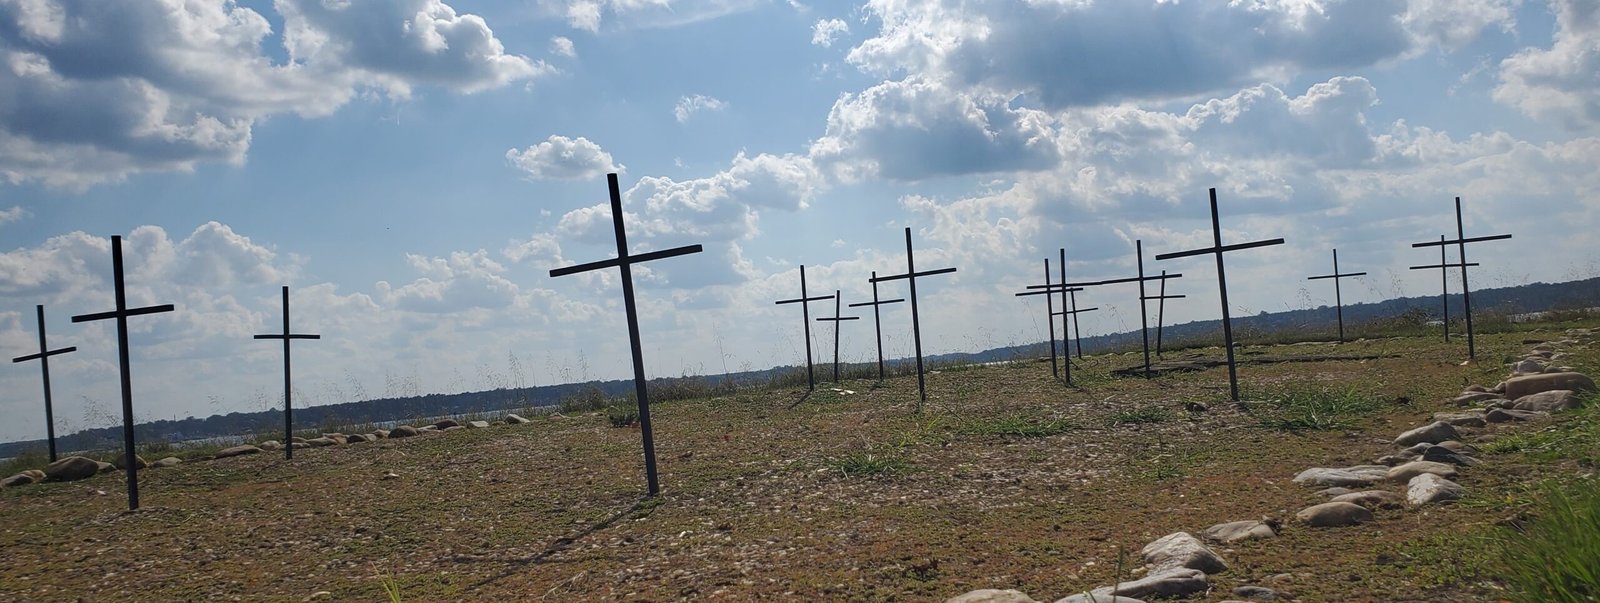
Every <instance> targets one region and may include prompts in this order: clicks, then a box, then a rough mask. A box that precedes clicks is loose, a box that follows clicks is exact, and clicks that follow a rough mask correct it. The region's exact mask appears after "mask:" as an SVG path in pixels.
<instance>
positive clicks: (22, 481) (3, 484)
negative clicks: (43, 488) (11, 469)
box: [0, 472, 39, 488]
mask: <svg viewBox="0 0 1600 603" xmlns="http://www.w3.org/2000/svg"><path fill="white" fill-rule="evenodd" d="M37 481H39V480H37V479H35V478H34V475H33V474H32V473H27V472H23V473H18V474H16V475H13V476H11V477H8V478H5V479H3V480H0V488H15V487H17V486H26V485H28V484H31V483H34V482H37Z"/></svg>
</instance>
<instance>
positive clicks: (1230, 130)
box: [0, 0, 1600, 440]
mask: <svg viewBox="0 0 1600 603" xmlns="http://www.w3.org/2000/svg"><path fill="white" fill-rule="evenodd" d="M0 57H3V58H4V59H5V60H4V61H3V62H0V242H3V245H0V352H5V353H7V354H9V355H10V356H18V355H22V354H27V353H30V352H32V351H34V347H35V346H36V341H35V339H34V337H35V335H34V333H35V328H36V327H35V325H34V320H33V305H34V304H40V303H42V304H45V305H46V306H47V310H48V312H49V316H50V333H51V336H52V343H53V345H58V346H64V345H77V346H78V347H79V348H80V352H78V353H76V354H72V355H69V356H65V357H59V358H57V359H56V362H54V363H53V367H52V368H53V369H54V371H53V372H54V373H55V375H54V377H55V378H54V381H55V393H56V399H57V401H58V411H57V416H58V417H59V419H60V423H61V425H58V428H64V429H69V430H70V429H79V428H85V427H99V426H106V425H110V424H114V423H115V421H116V418H115V415H116V413H117V409H116V407H117V403H118V402H117V400H118V393H117V389H116V387H117V385H116V383H117V378H116V372H115V350H114V348H113V345H114V343H113V342H114V338H113V335H114V334H113V333H111V332H110V331H109V330H108V329H107V328H106V326H105V325H73V324H70V323H69V322H68V316H70V315H71V314H76V313H82V312H92V311H99V310H103V309H105V308H107V307H109V306H110V304H111V294H110V284H109V276H108V272H109V264H110V259H109V252H108V246H109V236H110V235H112V234H120V235H123V236H124V237H125V239H126V241H125V246H126V252H127V253H128V256H129V262H130V266H131V272H130V275H129V283H130V287H131V289H132V295H133V296H134V297H135V299H137V300H140V302H142V303H161V302H168V303H174V304H177V305H178V307H179V311H178V312H176V313H173V314H170V315H164V316H160V317H151V318H141V319H138V320H135V321H134V322H135V325H136V328H137V331H138V332H137V333H136V339H135V341H136V342H137V343H138V344H139V345H138V348H137V349H136V350H135V351H134V359H135V365H136V367H135V375H134V376H135V390H136V402H137V404H138V414H139V417H140V418H141V419H146V420H148V419H159V418H182V417H184V416H189V415H195V416H204V415H208V414H213V413H219V412H222V413H225V412H232V411H253V410H261V409H264V408H267V407H269V406H273V407H275V406H276V405H277V403H278V397H279V395H280V392H279V391H278V389H277V387H278V385H277V384H276V379H277V377H276V375H278V373H277V371H278V370H279V369H278V366H279V365H278V362H279V359H278V354H279V351H278V349H277V348H276V347H274V346H271V345H267V344H264V343H261V342H256V341H252V340H251V339H250V335H252V334H254V333H264V332H269V331H271V330H273V329H275V328H276V326H275V325H276V321H277V313H278V311H279V308H278V287H279V286H281V285H284V284H287V285H290V286H291V287H293V290H294V293H293V295H294V302H293V303H294V304H295V306H296V311H295V320H296V328H297V329H298V330H304V331H312V332H319V333H322V334H323V336H324V338H325V339H323V340H322V341H317V342H306V343H305V344H304V345H301V346H299V347H298V348H297V351H296V359H297V360H299V362H298V363H297V369H296V377H297V389H298V390H299V391H297V404H300V405H304V404H327V403H334V402H340V401H345V400H348V399H352V398H354V397H356V396H358V395H360V394H363V393H364V394H366V395H367V396H381V395H400V394H411V393H428V392H449V391H461V390H469V389H483V388H490V387H495V386H497V385H515V384H519V383H520V384H550V383H553V382H559V381H564V380H572V379H578V378H581V377H584V376H588V377H596V378H620V377H624V376H626V375H627V374H628V370H629V369H628V359H627V339H626V333H625V326H624V322H623V318H622V311H621V308H620V304H619V300H618V298H619V297H620V296H619V295H618V289H617V286H616V280H615V277H614V276H608V275H600V274H594V275H588V276H583V277H568V278H565V279H550V278H549V277H548V270H549V269H550V268H553V267H556V266H560V265H566V264H571V263H576V262H583V261H590V260H594V259H600V258H603V257H607V256H608V255H610V254H611V253H612V252H613V248H612V244H611V243H610V226H609V211H608V210H607V209H606V208H605V207H604V205H603V204H604V203H605V201H606V198H605V190H606V189H605V176H604V174H605V173H606V172H607V171H620V172H621V181H622V187H623V190H624V192H625V204H626V211H627V212H628V217H629V220H630V237H631V241H632V242H633V243H634V244H635V245H636V248H637V249H639V250H647V249H655V248H665V247H669V246H674V245H683V244H690V243H700V244H703V245H705V247H706V252H705V253H703V254H700V255H697V256H690V257H683V258H675V259H672V260H667V261H663V262H660V263H657V264H653V265H649V266H648V267H647V269H646V270H643V271H641V272H640V273H639V285H640V299H641V305H642V312H643V323H644V331H645V347H646V352H647V354H646V368H647V370H648V371H649V372H650V373H651V374H652V375H668V376H675V375H679V374H684V373H690V374H693V373H715V372H721V371H722V370H723V369H724V367H726V368H727V369H728V370H740V369H744V368H765V367H767V366H771V365H775V364H792V363H796V362H800V361H801V359H802V358H803V350H802V348H801V347H800V339H801V335H800V331H801V328H800V324H799V316H797V314H798V312H794V311H792V310H793V308H792V307H788V306H785V307H774V306H773V305H772V304H771V302H772V301H773V300H776V299H780V298H786V297H792V296H794V295H796V294H797V293H798V266H799V265H800V264H805V265H807V267H808V268H807V273H808V277H809V280H810V282H811V286H812V288H813V290H815V291H819V292H820V291H832V290H834V289H840V290H842V291H844V295H845V297H846V301H847V302H851V301H860V300H863V299H866V298H867V297H868V296H869V295H870V289H869V288H868V285H867V283H866V277H867V275H868V274H869V273H870V272H871V271H873V270H877V271H879V272H881V273H890V272H898V271H900V270H902V269H903V266H904V257H903V249H902V235H901V229H902V228H905V227H911V228H912V229H913V231H914V233H915V236H916V240H917V245H918V249H919V251H918V260H919V264H920V265H923V266H928V267H936V266H945V265H953V266H958V267H960V272H958V273H957V274H955V275H952V276H949V277H940V278H938V279H932V280H930V281H929V282H928V283H927V284H926V285H924V286H922V287H919V289H921V291H920V293H921V294H922V295H923V297H924V299H925V302H924V312H925V313H926V315H925V317H924V320H925V327H926V328H925V347H926V348H927V351H929V352H932V353H938V352H948V351H957V350H975V349H980V348H986V347H992V346H999V345H1008V344H1014V343H1024V342H1029V341H1038V340H1040V339H1042V337H1043V331H1044V325H1043V323H1042V322H1041V320H1042V319H1041V316H1040V315H1042V314H1043V308H1042V307H1038V306H1042V304H1040V303H1038V301H1039V300H1037V298H1034V299H1033V300H1031V301H1028V300H1019V299H1016V298H1013V297H1011V295H1010V294H1011V293H1012V292H1014V291H1017V290H1020V289H1021V288H1022V287H1023V286H1024V285H1027V284H1031V283H1034V282H1036V281H1037V280H1038V279H1039V276H1038V272H1039V270H1040V269H1041V267H1040V262H1041V260H1042V259H1043V258H1045V257H1046V256H1049V257H1051V258H1054V257H1055V250H1056V249H1057V248H1058V247H1063V246H1064V247H1066V248H1067V253H1068V256H1069V259H1070V260H1071V261H1070V262H1069V266H1068V271H1069V274H1070V275H1071V276H1072V277H1073V278H1083V279H1101V278H1115V277H1121V276H1125V275H1129V274H1131V273H1132V270H1133V266H1132V254H1133V240H1135V239H1142V240H1144V241H1145V250H1146V255H1147V256H1153V255H1155V254H1156V253H1161V252H1165V251H1173V250H1178V249H1182V248H1188V247H1191V246H1195V245H1198V244H1201V243H1202V242H1204V241H1207V240H1208V239H1209V237H1210V234H1209V224H1208V223H1207V219H1208V217H1207V213H1206V205H1205V199H1206V189H1207V188H1208V187H1217V188H1218V189H1219V195H1220V198H1221V202H1222V207H1223V213H1224V215H1223V224H1224V227H1225V230H1226V234H1225V237H1226V239H1227V240H1229V241H1242V240H1250V239H1256V238H1269V237H1280V236H1281V237H1284V238H1286V239H1288V244H1287V245H1285V246H1282V247H1277V248H1271V249H1267V250H1258V251H1252V252H1249V253H1242V254H1238V255H1237V256H1236V257H1234V258H1233V259H1231V260H1230V263H1229V274H1230V276H1231V277H1232V281H1233V283H1234V285H1233V286H1232V287H1230V297H1231V298H1232V301H1233V303H1234V306H1235V307H1234V310H1235V311H1236V312H1247V313H1254V312H1259V311H1262V310H1283V309H1297V308H1302V307H1314V306H1318V305H1322V304H1326V303H1331V301H1332V291H1331V290H1325V289H1328V287H1324V286H1322V285H1324V284H1325V283H1320V282H1319V283H1310V284H1308V283H1306V282H1305V281H1304V280H1303V278H1304V276H1306V275H1311V274H1321V273H1325V272H1326V271H1327V269H1328V268H1329V266H1328V263H1329V257H1328V255H1329V253H1328V250H1329V249H1330V248H1332V247H1339V248H1340V249H1341V253H1340V256H1341V258H1340V259H1341V267H1342V268H1345V269H1346V270H1364V271H1367V272H1370V273H1371V274H1372V276H1369V277H1367V278H1365V279H1363V280H1362V281H1359V282H1356V283H1351V284H1349V286H1347V287H1346V288H1345V299H1346V301H1348V302H1361V301H1377V300H1381V299H1386V298H1390V297H1395V296H1397V295H1422V294H1432V293H1434V292H1435V287H1436V282H1437V281H1436V280H1435V278H1436V275H1433V276H1429V275H1425V274H1413V273H1410V272H1409V271H1406V270H1405V266H1407V265H1410V264H1417V263H1422V262H1424V261H1429V260H1432V259H1434V258H1432V257H1431V256H1428V255H1427V254H1426V253H1425V252H1421V251H1416V250H1412V249H1410V247H1409V245H1408V244H1409V243H1410V242H1413V241H1421V240H1427V239H1432V238H1435V237H1437V235H1438V234H1440V232H1442V230H1443V229H1444V228H1446V227H1447V226H1451V225H1450V224H1449V223H1448V218H1449V212H1450V211H1451V199H1452V198H1453V197H1454V196H1455V195H1461V196H1462V197H1464V199H1465V201H1466V207H1467V210H1468V214H1467V221H1468V225H1467V228H1468V231H1469V234H1473V233H1476V234H1488V233H1499V232H1513V233H1515V234H1516V235H1517V238H1515V239H1513V240H1511V241H1508V242H1502V243H1493V244H1489V245H1485V246H1482V247H1480V250H1479V251H1477V252H1475V253H1476V254H1477V255H1475V256H1474V257H1472V258H1471V259H1473V260H1474V261H1481V262H1482V263H1483V264H1484V265H1483V267H1482V268H1481V269H1480V271H1479V272H1478V273H1477V274H1476V275H1475V276H1474V285H1475V286H1507V285H1515V284H1522V283H1526V282H1532V281H1540V280H1542V281H1557V280H1566V279H1571V278H1581V277H1589V276H1596V275H1600V263H1597V262H1596V260H1595V255H1594V253H1593V243H1594V240H1595V239H1594V236H1593V235H1592V234H1591V233H1592V230H1593V228H1594V226H1595V224H1596V217H1597V213H1600V196H1597V195H1600V193H1597V192H1596V191H1600V175H1597V173H1600V171H1597V170H1596V169H1595V167H1596V157H1600V138H1597V137H1596V135H1597V130H1600V8H1597V6H1596V5H1595V3H1593V2H1592V1H1581V0H1552V1H1549V2H1541V1H1535V0H1522V1H1518V0H1404V1H1403V0H1384V1H1362V2H1353V1H1336V0H1253V1H1244V2H1182V3H1172V2H1153V1H1152V2H1140V1H1133V0H1130V1H1125V2H1106V1H1096V0H1040V1H1036V2H1020V3H1019V2H1001V1H987V0H977V1H968V2H959V3H956V2H903V1H897V0H878V1H873V2H868V3H866V4H852V3H820V2H802V1H795V0H791V1H788V2H783V1H761V0H750V1H746V0H720V1H715V2H683V1H676V0H581V1H575V2H574V1H565V2H562V1H556V0H542V1H537V2H472V1H465V0H456V1H451V2H440V1H437V0H394V1H390V2H362V1H347V2H334V1H331V0H330V1H327V2H316V1H313V0H276V1H275V2H242V1H241V2H236V3H235V2H222V1H219V0H190V1H188V2H180V1H177V0H171V1H161V2H156V1H152V2H137V3H133V2H130V3H103V2H94V1H88V0H84V1H61V0H0ZM1168 264H1170V265H1168ZM1163 268H1165V269H1169V270H1174V271H1182V272H1184V273H1185V274H1187V275H1189V276H1186V277H1185V278H1184V279H1182V280H1180V281H1177V282H1175V283H1173V289H1174V290H1175V291H1173V293H1185V294H1188V295H1190V298H1189V299H1187V300H1184V301H1183V302H1182V303H1175V304H1173V305H1172V306H1171V307H1169V308H1168V310H1169V314H1170V315H1171V316H1172V317H1173V318H1174V319H1175V320H1178V321H1187V320H1203V319H1210V318H1214V317H1215V316H1216V315H1217V313H1218V309H1217V307H1216V302H1215V301H1213V300H1214V299H1215V281H1214V275H1213V273H1212V272H1211V268H1210V266H1208V265H1207V263H1206V262H1203V261H1199V260H1183V261H1175V262H1170V263H1168V262H1164V263H1161V264H1157V263H1155V262H1153V261H1147V270H1150V271H1158V270H1160V269H1163ZM885 293H886V295H898V294H899V291H898V290H897V289H892V288H891V289H890V290H887V291H886V292H885ZM1133 295H1134V293H1133V289H1132V288H1131V287H1121V288H1118V287H1107V288H1104V289H1103V290H1095V291H1091V292H1088V293H1086V294H1084V295H1083V296H1082V299H1081V301H1082V302H1084V303H1087V304H1094V305H1098V306H1101V307H1102V308H1106V310H1105V311H1103V312H1101V313H1099V315H1097V316H1092V317H1090V318H1088V319H1087V320H1085V321H1084V322H1083V327H1084V328H1085V331H1086V333H1087V334H1097V333H1104V332H1110V331H1120V330H1124V329H1127V328H1133V327H1136V326H1137V324H1138V316H1137V315H1138V308H1137V306H1136V305H1135V303H1136V302H1133V301H1130V299H1131V298H1132V296H1133ZM819 311H820V312H821V313H826V312H827V311H828V310H823V309H819ZM885 321H886V325H885V333H886V337H887V338H888V347H889V353H890V354H891V355H904V354H907V353H909V350H910V341H909V340H910V337H909V332H908V330H909V328H908V327H909V325H908V324H906V323H907V322H908V317H907V316H905V310H904V309H903V308H891V309H889V310H888V311H887V312H886V313H885ZM853 327H860V328H853ZM830 328H831V327H827V326H824V327H822V328H818V329H814V330H813V335H814V336H815V337H816V338H817V341H818V342H819V344H820V343H822V342H826V341H828V340H829V339H831V335H832V334H831V331H830V330H829V329H830ZM843 339H844V348H845V355H846V356H847V358H850V359H853V360H866V359H868V358H870V357H872V356H873V354H874V352H873V349H872V341H871V338H870V329H868V328H867V326H866V325H865V323H861V322H857V323H853V324H848V325H847V326H846V331H845V332H844V337H843ZM820 349H821V346H819V350H820ZM819 353H820V352H819ZM513 357H514V358H515V362H514V363H513V362H512V360H513ZM37 379H38V376H37V370H36V368H35V367H34V366H33V365H18V366H15V367H13V368H12V369H8V370H6V371H4V372H0V385H3V387H0V412H3V413H4V416H5V417H6V418H7V419H8V420H7V421H5V422H4V423H3V424H0V439H7V440H9V439H17V438H27V437H40V436H42V434H43V431H44V427H43V418H42V414H43V413H42V409H41V408H40V406H41V405H40V403H39V394H38V393H37V392H38V382H37Z"/></svg>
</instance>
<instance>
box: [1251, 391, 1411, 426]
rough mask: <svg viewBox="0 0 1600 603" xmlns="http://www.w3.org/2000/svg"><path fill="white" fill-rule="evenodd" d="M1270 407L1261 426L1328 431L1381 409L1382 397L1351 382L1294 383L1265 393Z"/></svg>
mask: <svg viewBox="0 0 1600 603" xmlns="http://www.w3.org/2000/svg"><path fill="white" fill-rule="evenodd" d="M1266 397H1267V399H1269V400H1271V404H1272V408H1271V410H1270V411H1269V413H1268V416H1267V418H1265V419H1263V420H1262V422H1261V423H1262V425H1263V426H1264V427H1268V428H1271V429H1278V430H1282V431H1331V430H1338V429H1350V428H1353V427H1355V421H1356V419H1358V418H1360V417H1364V416H1366V415H1370V414H1373V413H1376V412H1378V411H1380V410H1383V409H1384V408H1385V406H1386V405H1385V401H1384V399H1383V398H1381V397H1379V396H1376V395H1373V394H1371V393H1368V392H1365V391H1362V390H1361V389H1360V388H1358V387H1356V386H1353V385H1346V386H1328V385H1297V386H1291V387H1287V388H1285V389H1283V390H1280V391H1279V392H1277V393H1275V394H1271V395H1269V396H1266Z"/></svg>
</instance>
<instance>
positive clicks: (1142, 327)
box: [1029, 240, 1183, 377]
mask: <svg viewBox="0 0 1600 603" xmlns="http://www.w3.org/2000/svg"><path fill="white" fill-rule="evenodd" d="M1133 252H1134V261H1135V263H1136V264H1137V265H1138V274H1137V275H1136V276H1131V277H1128V278H1117V279H1111V280H1104V281H1095V282H1091V283H1065V284H1064V285H1063V286H1079V285H1081V286H1084V287H1090V286H1096V285H1117V284H1122V283H1138V284H1139V336H1140V337H1142V338H1143V341H1144V375H1145V376H1146V377H1148V376H1150V313H1149V311H1148V310H1147V306H1146V302H1148V301H1150V300H1152V299H1160V298H1162V297H1172V298H1180V297H1183V296H1182V295H1161V296H1156V295H1149V294H1147V293H1145V290H1144V283H1145V281H1154V280H1160V281H1165V280H1167V279H1169V278H1181V277H1183V275H1182V274H1167V273H1165V272H1163V273H1162V274H1161V276H1145V275H1144V241H1138V240H1136V241H1134V242H1133ZM1029 288H1030V289H1032V288H1043V287H1042V286H1038V285H1033V286H1030V287H1029ZM1093 309H1095V308H1090V310H1093ZM1081 311H1082V312H1088V311H1089V310H1081Z"/></svg>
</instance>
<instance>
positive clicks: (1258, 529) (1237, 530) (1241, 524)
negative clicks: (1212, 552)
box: [1200, 520, 1278, 544]
mask: <svg viewBox="0 0 1600 603" xmlns="http://www.w3.org/2000/svg"><path fill="white" fill-rule="evenodd" d="M1200 535H1201V536H1203V537H1205V539H1206V540H1210V541H1212V542H1220V543H1223V544H1232V543H1235V542H1239V541H1241V540H1253V539H1256V538H1272V537H1275V536H1277V535H1278V531H1277V530H1274V529H1273V528H1272V526H1270V525H1267V524H1266V523H1265V522H1261V521H1253V520H1245V521H1230V522H1228V523H1219V524H1217V525H1214V526H1211V527H1209V528H1206V530H1205V531H1204V532H1201V533H1200Z"/></svg>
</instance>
